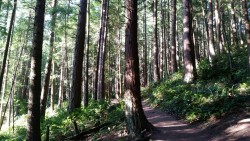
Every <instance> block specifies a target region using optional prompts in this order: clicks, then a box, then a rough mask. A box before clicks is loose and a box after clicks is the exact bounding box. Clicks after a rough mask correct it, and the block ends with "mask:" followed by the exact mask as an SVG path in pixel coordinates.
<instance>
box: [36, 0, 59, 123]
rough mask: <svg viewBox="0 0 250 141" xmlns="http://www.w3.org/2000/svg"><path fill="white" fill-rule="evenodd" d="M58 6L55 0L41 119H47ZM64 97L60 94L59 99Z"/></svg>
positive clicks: (42, 96)
mask: <svg viewBox="0 0 250 141" xmlns="http://www.w3.org/2000/svg"><path fill="white" fill-rule="evenodd" d="M56 6H57V0H54V6H53V13H52V19H51V34H50V45H49V47H50V50H49V56H48V61H47V65H46V67H45V79H44V85H43V88H42V95H41V107H40V112H41V115H40V116H41V121H43V120H44V119H45V112H46V105H47V99H48V92H49V81H50V74H51V63H52V55H53V47H54V38H55V23H56V16H57V14H56ZM61 99H62V95H61V97H60V96H59V100H61Z"/></svg>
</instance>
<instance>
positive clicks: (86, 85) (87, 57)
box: [83, 0, 90, 107]
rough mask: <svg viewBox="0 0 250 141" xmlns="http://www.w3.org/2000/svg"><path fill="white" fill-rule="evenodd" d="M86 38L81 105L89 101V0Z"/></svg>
mask: <svg viewBox="0 0 250 141" xmlns="http://www.w3.org/2000/svg"><path fill="white" fill-rule="evenodd" d="M87 17H88V18H87V20H88V22H87V40H86V54H85V78H84V91H83V105H84V107H87V106H88V103H89V97H88V94H89V87H88V86H89V85H88V84H89V81H88V80H89V76H88V75H89V30H90V0H88V16H87Z"/></svg>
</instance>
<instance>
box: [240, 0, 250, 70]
mask: <svg viewBox="0 0 250 141" xmlns="http://www.w3.org/2000/svg"><path fill="white" fill-rule="evenodd" d="M242 10H243V15H244V20H245V34H246V40H247V49H248V70H249V71H250V24H249V19H248V12H247V2H246V0H242Z"/></svg>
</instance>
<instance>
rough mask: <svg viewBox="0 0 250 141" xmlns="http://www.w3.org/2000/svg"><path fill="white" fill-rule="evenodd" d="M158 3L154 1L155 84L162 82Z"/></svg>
mask: <svg viewBox="0 0 250 141" xmlns="http://www.w3.org/2000/svg"><path fill="white" fill-rule="evenodd" d="M157 1H158V0H154V67H153V69H154V82H157V81H159V80H160V72H159V61H158V56H159V49H158V29H157Z"/></svg>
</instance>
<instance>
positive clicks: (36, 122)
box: [26, 0, 45, 141]
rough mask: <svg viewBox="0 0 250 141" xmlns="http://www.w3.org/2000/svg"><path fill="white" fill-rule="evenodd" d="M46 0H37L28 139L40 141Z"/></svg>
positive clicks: (29, 140)
mask: <svg viewBox="0 0 250 141" xmlns="http://www.w3.org/2000/svg"><path fill="white" fill-rule="evenodd" d="M44 13H45V0H37V3H36V11H35V20H34V28H33V41H32V49H33V50H32V54H31V67H30V68H31V71H30V89H29V103H28V126H27V133H26V140H27V141H34V140H36V141H40V140H41V132H40V95H41V64H42V46H43V28H44Z"/></svg>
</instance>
